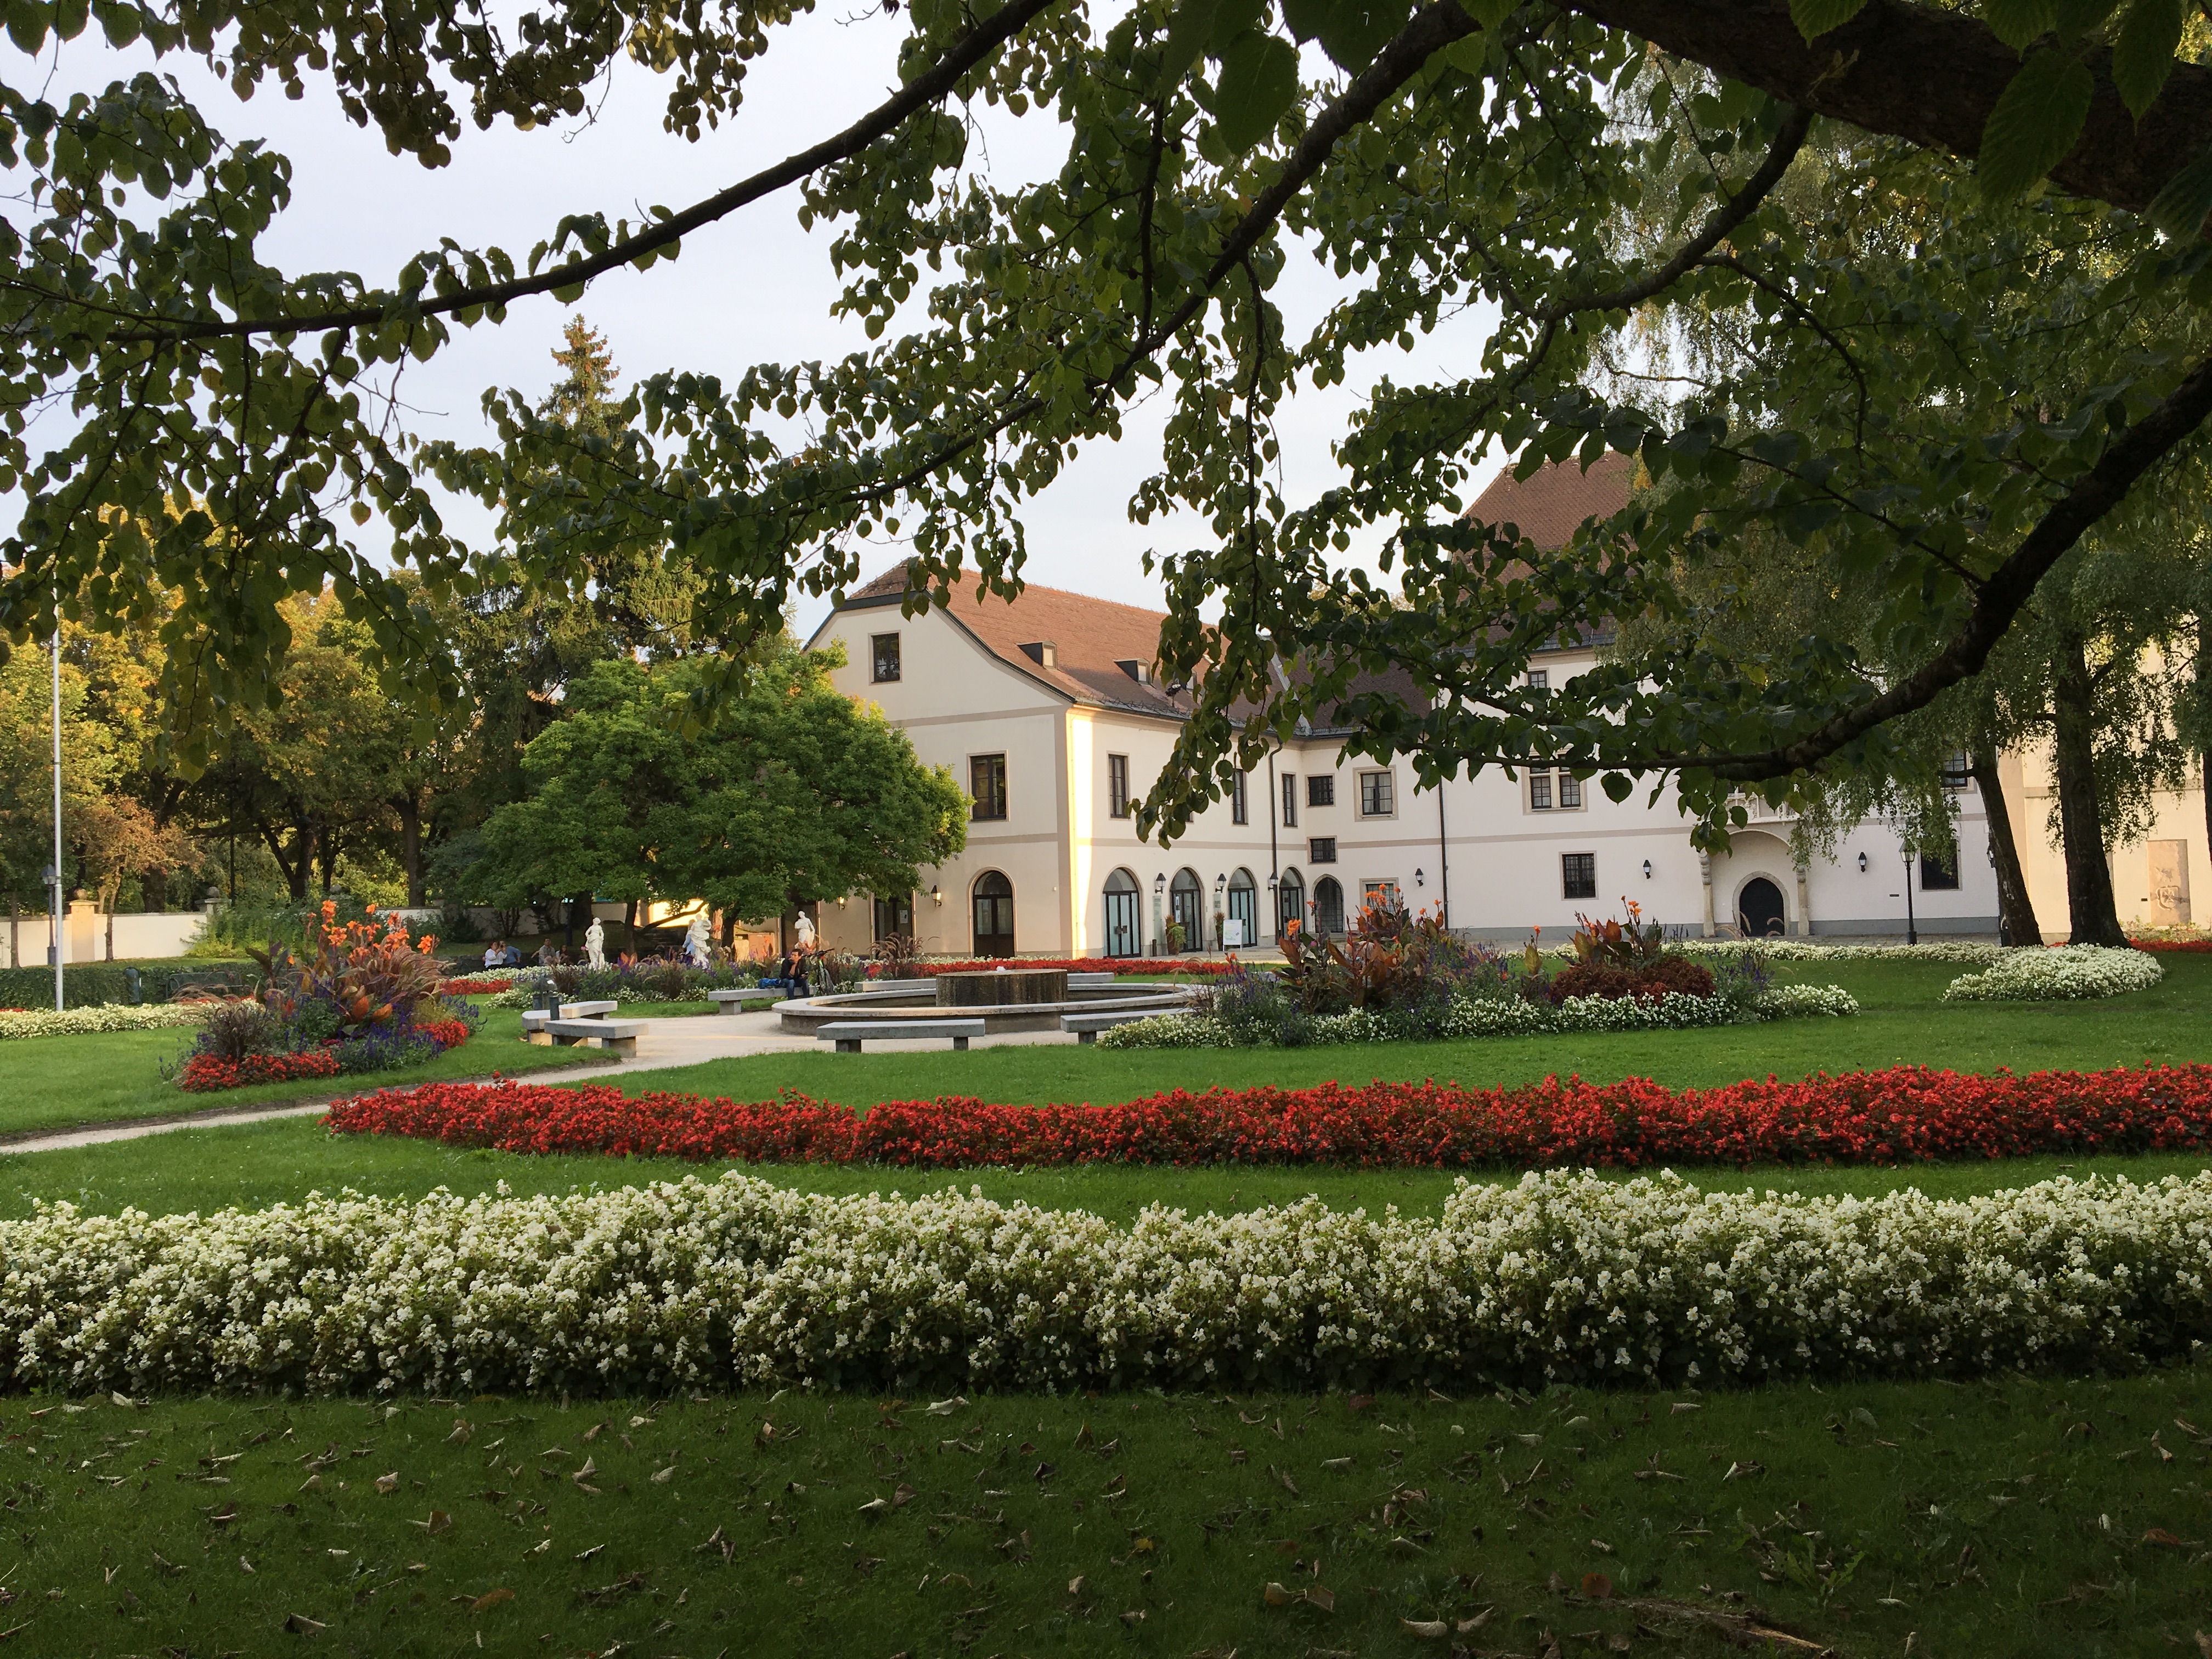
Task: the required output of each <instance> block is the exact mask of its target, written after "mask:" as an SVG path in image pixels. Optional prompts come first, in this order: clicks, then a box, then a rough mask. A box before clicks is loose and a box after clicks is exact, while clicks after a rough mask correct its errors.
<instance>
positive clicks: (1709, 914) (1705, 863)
mask: <svg viewBox="0 0 2212 1659" xmlns="http://www.w3.org/2000/svg"><path fill="white" fill-rule="evenodd" d="M1698 878H1699V880H1700V881H1702V882H1703V883H1704V884H1705V920H1704V921H1703V922H1702V923H1701V924H1700V925H1699V932H1700V933H1702V934H1703V935H1704V936H1705V938H1707V939H1711V937H1712V936H1713V934H1714V933H1715V932H1716V931H1717V929H1716V928H1715V927H1713V855H1712V854H1711V853H1699V854H1698Z"/></svg>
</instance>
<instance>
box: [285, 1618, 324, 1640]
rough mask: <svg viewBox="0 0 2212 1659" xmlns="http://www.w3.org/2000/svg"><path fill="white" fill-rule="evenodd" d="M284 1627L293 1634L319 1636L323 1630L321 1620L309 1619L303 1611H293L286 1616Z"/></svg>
mask: <svg viewBox="0 0 2212 1659" xmlns="http://www.w3.org/2000/svg"><path fill="white" fill-rule="evenodd" d="M284 1628H285V1629H286V1630H289V1631H290V1632H292V1634H293V1635H295V1636H319V1635H320V1634H321V1633H322V1631H323V1622H322V1620H319V1619H310V1618H308V1617H307V1614H306V1613H290V1614H288V1615H287V1616H286V1618H285V1620H284Z"/></svg>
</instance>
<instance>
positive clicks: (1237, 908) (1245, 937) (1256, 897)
mask: <svg viewBox="0 0 2212 1659" xmlns="http://www.w3.org/2000/svg"><path fill="white" fill-rule="evenodd" d="M1228 915H1229V920H1230V921H1231V922H1233V923H1235V924H1236V931H1237V935H1238V937H1237V944H1238V945H1243V946H1245V947H1247V948H1249V947H1250V946H1252V945H1257V944H1258V943H1259V942H1260V889H1259V887H1258V885H1257V884H1255V882H1254V881H1253V879H1252V872H1250V871H1249V870H1245V869H1239V870H1238V871H1237V873H1236V874H1235V875H1233V876H1231V877H1230V878H1229V912H1228ZM1226 942H1227V941H1226V939H1225V940H1224V944H1225V945H1226Z"/></svg>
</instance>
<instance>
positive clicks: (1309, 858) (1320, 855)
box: [1306, 836, 1336, 864]
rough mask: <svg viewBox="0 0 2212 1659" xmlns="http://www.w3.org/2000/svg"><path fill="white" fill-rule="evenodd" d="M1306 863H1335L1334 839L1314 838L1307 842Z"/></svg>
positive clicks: (1333, 837) (1325, 837)
mask: <svg viewBox="0 0 2212 1659" xmlns="http://www.w3.org/2000/svg"><path fill="white" fill-rule="evenodd" d="M1306 862H1307V863H1309V864H1334V863H1335V862H1336V837H1335V836H1315V837H1314V838H1313V839H1312V840H1311V841H1310V842H1307V843H1306Z"/></svg>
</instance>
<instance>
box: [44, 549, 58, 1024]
mask: <svg viewBox="0 0 2212 1659" xmlns="http://www.w3.org/2000/svg"><path fill="white" fill-rule="evenodd" d="M46 916H47V919H48V920H49V921H51V922H52V924H53V927H52V935H53V942H52V945H51V947H50V954H51V956H52V961H53V964H54V1012H56V1013H59V1012H61V1011H62V591H61V589H60V588H58V587H57V588H55V589H54V861H53V865H52V867H51V868H50V869H49V870H48V871H47V872H46Z"/></svg>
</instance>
